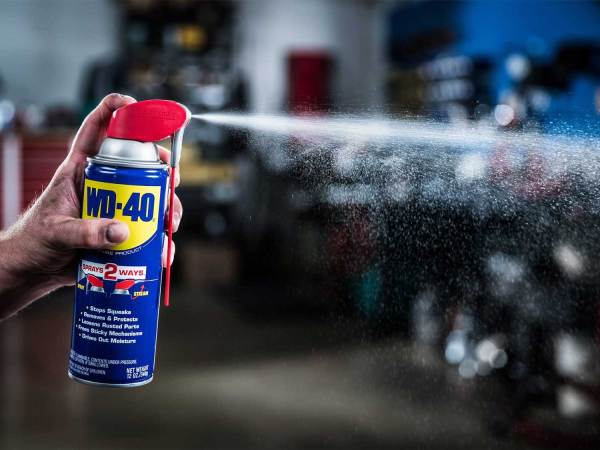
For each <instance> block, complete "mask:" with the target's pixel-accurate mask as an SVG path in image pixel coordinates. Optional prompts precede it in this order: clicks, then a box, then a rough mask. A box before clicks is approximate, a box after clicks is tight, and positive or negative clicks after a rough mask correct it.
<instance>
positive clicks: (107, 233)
mask: <svg viewBox="0 0 600 450" xmlns="http://www.w3.org/2000/svg"><path fill="white" fill-rule="evenodd" d="M128 237H129V227H127V225H126V224H124V223H123V222H119V221H117V220H110V219H86V220H83V219H73V218H69V219H67V220H66V221H64V222H63V223H61V224H59V226H57V227H56V231H55V232H54V233H53V243H54V244H55V245H58V246H61V247H64V248H70V249H71V248H88V249H110V248H112V247H114V246H115V245H117V244H120V243H121V242H124V241H126V240H127V238H128Z"/></svg>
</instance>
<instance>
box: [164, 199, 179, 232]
mask: <svg viewBox="0 0 600 450" xmlns="http://www.w3.org/2000/svg"><path fill="white" fill-rule="evenodd" d="M170 208H171V205H169V208H167V211H166V213H165V228H167V227H168V225H169V209H170ZM182 217H183V205H182V204H181V200H179V197H177V195H175V196H174V197H173V233H176V232H177V230H178V229H179V224H180V223H181V218H182Z"/></svg>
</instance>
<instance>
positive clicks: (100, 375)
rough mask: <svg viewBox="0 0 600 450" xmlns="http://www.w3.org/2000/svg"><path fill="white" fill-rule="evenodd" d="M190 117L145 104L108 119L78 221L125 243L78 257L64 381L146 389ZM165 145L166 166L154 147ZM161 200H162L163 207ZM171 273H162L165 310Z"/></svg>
mask: <svg viewBox="0 0 600 450" xmlns="http://www.w3.org/2000/svg"><path fill="white" fill-rule="evenodd" d="M190 116H191V115H190V112H189V110H188V109H187V108H186V107H185V106H183V105H181V104H179V103H176V102H173V101H168V100H147V101H142V102H137V103H132V104H130V105H127V106H124V107H122V108H120V109H118V110H117V111H115V112H114V113H113V116H112V118H111V120H110V123H109V126H108V129H107V137H106V139H105V140H104V142H103V143H102V145H101V147H100V150H99V152H98V154H97V155H96V156H94V157H92V158H88V164H87V167H86V169H85V180H84V186H83V197H82V198H83V202H82V218H83V219H97V218H107V219H116V220H119V221H121V222H123V223H125V224H127V226H128V227H129V237H128V239H127V240H126V241H125V242H123V243H121V244H118V245H116V246H114V247H112V248H111V249H110V250H93V251H92V250H89V251H88V250H86V251H83V252H82V254H81V260H80V261H79V267H78V272H77V281H76V286H75V304H74V308H73V328H72V336H71V351H70V354H69V376H70V377H71V378H73V379H76V380H78V381H82V382H84V383H89V384H97V385H105V386H117V387H133V386H141V385H143V384H146V383H149V382H150V381H152V378H153V373H154V361H155V350H156V338H157V331H158V313H159V304H160V293H161V285H162V283H161V281H162V275H163V274H162V264H161V253H162V250H163V245H164V242H165V239H168V241H167V247H168V257H167V261H170V257H171V244H172V220H173V208H169V218H168V219H167V220H168V222H167V223H168V226H167V231H168V233H167V235H166V236H165V213H166V209H167V204H171V205H172V204H173V195H174V188H175V186H174V179H175V170H177V167H178V164H179V156H180V154H181V145H182V140H183V130H184V128H185V126H186V125H187V123H188V122H189V120H190ZM169 137H170V138H171V144H172V145H171V161H170V163H169V164H166V163H163V162H162V161H161V160H160V158H159V152H158V148H157V146H156V144H155V143H156V142H158V141H161V140H163V139H167V138H169ZM167 198H168V199H169V200H168V202H167ZM169 282H170V267H169V265H168V267H167V269H166V271H165V298H164V300H165V304H166V305H168V303H169V298H168V296H169Z"/></svg>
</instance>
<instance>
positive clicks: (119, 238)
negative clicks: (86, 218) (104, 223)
mask: <svg viewBox="0 0 600 450" xmlns="http://www.w3.org/2000/svg"><path fill="white" fill-rule="evenodd" d="M128 236H129V228H128V227H127V225H125V224H124V223H113V224H110V225H109V226H108V228H107V229H106V239H107V240H108V242H112V243H114V244H119V243H121V242H123V241H124V240H125V239H127V237H128Z"/></svg>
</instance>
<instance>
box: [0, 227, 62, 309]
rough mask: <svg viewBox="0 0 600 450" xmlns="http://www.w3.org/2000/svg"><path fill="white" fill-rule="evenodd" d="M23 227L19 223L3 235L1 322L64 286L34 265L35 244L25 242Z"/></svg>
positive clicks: (0, 249)
mask: <svg viewBox="0 0 600 450" xmlns="http://www.w3.org/2000/svg"><path fill="white" fill-rule="evenodd" d="M21 228H22V227H21V224H17V225H16V226H14V227H12V228H11V229H9V230H8V231H4V232H0V320H3V319H6V318H7V317H10V316H11V315H13V314H15V313H16V312H17V311H19V310H20V309H22V308H24V307H25V306H27V305H28V304H29V303H31V302H32V301H34V300H35V299H37V298H39V297H42V296H43V295H45V294H47V293H49V292H51V291H53V290H54V289H56V288H58V287H59V286H60V284H59V283H58V282H57V280H56V279H54V277H51V276H48V275H44V274H42V273H40V270H39V268H38V267H36V266H35V264H31V257H30V256H31V255H30V253H31V252H32V251H35V248H33V246H34V243H33V240H32V239H22V236H23V234H24V233H23V230H22V229H21Z"/></svg>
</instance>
